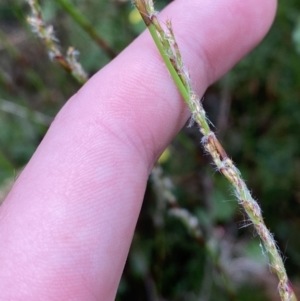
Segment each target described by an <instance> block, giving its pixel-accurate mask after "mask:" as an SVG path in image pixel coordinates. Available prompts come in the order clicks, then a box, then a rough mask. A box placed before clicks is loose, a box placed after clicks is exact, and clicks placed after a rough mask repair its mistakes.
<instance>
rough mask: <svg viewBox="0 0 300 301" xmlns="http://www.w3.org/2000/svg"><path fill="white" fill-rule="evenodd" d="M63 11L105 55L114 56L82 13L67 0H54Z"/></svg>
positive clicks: (113, 52)
mask: <svg viewBox="0 0 300 301" xmlns="http://www.w3.org/2000/svg"><path fill="white" fill-rule="evenodd" d="M56 2H58V3H59V4H60V5H61V6H62V7H63V8H64V9H65V11H66V12H67V13H68V14H69V15H70V16H71V17H72V18H73V20H74V21H75V22H76V23H77V24H78V25H79V26H80V27H81V28H82V29H83V30H84V31H85V32H86V33H88V35H89V36H90V37H91V38H92V39H93V40H94V41H95V42H96V44H97V45H98V46H99V47H100V48H101V49H103V51H104V52H105V53H106V54H107V56H108V57H109V58H111V59H113V58H115V57H116V55H117V54H116V52H115V51H114V50H113V49H112V48H111V47H110V46H109V45H108V44H107V43H106V42H105V41H104V39H103V38H102V37H100V35H99V34H98V33H97V32H96V30H95V29H94V28H93V26H92V25H91V24H90V23H89V21H88V20H87V19H86V18H85V16H84V15H82V14H81V13H80V11H78V10H77V9H76V8H75V6H74V5H73V4H72V3H71V2H70V1H69V0H56Z"/></svg>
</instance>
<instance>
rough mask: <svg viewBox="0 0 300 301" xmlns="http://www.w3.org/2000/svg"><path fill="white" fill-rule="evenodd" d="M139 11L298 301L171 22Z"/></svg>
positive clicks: (290, 300)
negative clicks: (199, 93)
mask: <svg viewBox="0 0 300 301" xmlns="http://www.w3.org/2000/svg"><path fill="white" fill-rule="evenodd" d="M134 3H135V5H136V7H137V9H138V10H139V11H140V14H141V16H142V18H143V20H144V22H145V24H146V26H147V27H148V29H149V31H150V33H151V35H152V37H153V40H154V42H155V44H156V46H157V48H158V49H159V51H160V53H161V54H162V58H163V60H164V62H165V64H166V66H167V68H168V70H169V72H170V73H171V76H172V78H173V79H174V82H175V84H176V86H177V87H178V89H179V91H180V93H181V94H182V96H183V98H184V100H185V102H186V104H187V105H188V107H189V109H190V111H191V113H192V118H193V119H194V120H195V121H196V123H197V124H198V125H199V128H200V132H201V133H202V135H203V138H202V144H203V147H204V149H205V150H206V151H207V152H208V153H209V154H210V155H211V157H212V159H213V161H214V163H215V165H216V167H217V169H218V171H220V172H221V173H222V174H223V175H224V176H225V177H226V179H227V180H228V181H229V182H230V183H231V185H232V187H233V189H234V191H235V195H236V197H237V199H238V202H239V203H240V204H241V205H242V206H243V208H244V210H245V212H246V213H247V215H248V217H249V219H250V220H251V221H252V223H253V225H254V227H255V229H256V231H257V233H258V234H259V236H260V238H261V240H262V243H263V245H264V248H265V250H266V252H267V254H268V256H269V260H270V267H271V269H272V270H273V271H274V272H275V273H276V274H277V277H278V279H279V285H278V289H279V294H280V297H281V300H282V301H296V300H297V298H296V296H295V293H294V291H293V288H292V286H291V284H290V282H289V280H288V277H287V274H286V271H285V267H284V264H283V260H282V258H281V255H280V253H279V250H278V248H277V246H276V243H275V240H274V238H273V236H272V234H271V233H270V232H269V230H268V229H267V227H266V225H265V223H264V221H263V217H262V214H261V209H260V207H259V205H258V203H257V202H256V201H255V200H254V199H253V197H252V196H251V193H250V191H249V189H248V187H247V186H246V184H245V182H244V180H243V179H242V177H241V174H240V171H239V170H238V169H237V168H236V167H235V165H234V164H233V162H232V160H231V159H230V158H229V157H228V156H227V154H226V152H225V150H224V149H223V147H222V145H221V144H220V142H219V141H218V139H217V138H216V136H215V134H214V132H213V131H212V130H211V129H210V127H209V121H208V118H207V117H206V112H205V110H204V109H203V107H202V104H201V100H200V97H199V96H197V95H196V94H195V93H194V92H193V89H192V85H191V81H190V78H189V73H188V72H187V70H186V69H185V67H184V66H183V64H182V58H181V54H180V51H179V47H178V45H177V42H176V39H175V36H174V33H173V29H172V26H171V22H170V21H167V22H166V24H167V26H166V27H167V28H166V31H165V30H163V29H162V27H161V25H160V24H159V21H158V19H157V13H156V12H155V10H154V6H153V2H152V0H134Z"/></svg>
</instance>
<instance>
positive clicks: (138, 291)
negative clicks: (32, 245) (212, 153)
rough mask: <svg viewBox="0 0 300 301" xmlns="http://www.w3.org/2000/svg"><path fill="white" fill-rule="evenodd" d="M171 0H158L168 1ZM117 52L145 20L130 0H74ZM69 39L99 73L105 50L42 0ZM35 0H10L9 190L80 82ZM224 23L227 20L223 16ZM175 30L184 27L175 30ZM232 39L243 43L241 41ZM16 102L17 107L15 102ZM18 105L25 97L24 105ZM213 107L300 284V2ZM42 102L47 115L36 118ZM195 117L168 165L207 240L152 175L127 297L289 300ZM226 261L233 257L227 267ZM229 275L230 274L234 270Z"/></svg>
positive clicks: (5, 30)
mask: <svg viewBox="0 0 300 301" xmlns="http://www.w3.org/2000/svg"><path fill="white" fill-rule="evenodd" d="M167 2H169V1H163V0H159V1H157V3H156V5H157V8H159V9H160V8H162V7H163V6H165V5H166V4H167ZM72 3H73V4H74V5H76V7H77V8H78V9H79V10H80V11H81V13H82V14H83V15H85V16H87V17H88V19H89V21H90V22H91V23H92V24H93V26H94V28H95V29H96V30H97V31H98V33H99V34H100V35H101V36H102V37H103V38H104V39H105V40H106V41H107V43H109V44H110V45H111V46H112V47H113V49H114V50H115V51H116V52H120V51H122V49H124V48H125V47H126V45H128V44H129V43H130V42H131V41H132V40H133V39H134V38H135V37H136V36H137V35H138V34H139V33H140V32H141V31H142V30H143V28H144V26H143V24H142V23H133V22H132V21H130V20H131V19H129V16H130V13H131V12H132V9H133V7H132V5H131V3H130V2H129V1H117V0H115V1H109V0H107V1H104V0H102V1H101V0H100V1H99V0H97V1H96V0H84V1H83V0H81V1H79V0H77V1H75V0H73V1H72ZM41 4H42V11H43V14H44V18H45V19H46V20H47V22H49V23H51V24H53V25H54V27H55V32H56V35H57V36H58V38H59V40H60V42H61V48H62V49H64V50H65V49H67V47H68V46H69V45H72V46H75V47H76V48H77V49H78V50H79V51H80V53H81V55H80V58H79V60H80V62H81V63H82V65H83V66H84V68H85V69H86V70H87V71H88V74H89V75H92V74H93V73H95V72H96V71H97V70H99V69H100V68H101V67H103V66H104V65H105V64H107V63H108V62H109V59H108V57H107V56H106V55H105V53H104V52H103V51H102V50H101V49H99V47H98V46H97V45H96V44H95V43H94V42H93V41H92V40H91V39H90V38H89V37H88V35H87V34H86V33H85V32H84V31H83V30H82V29H81V28H80V27H79V26H78V25H77V24H76V23H75V22H74V21H73V20H72V19H71V18H70V17H69V16H68V15H67V13H66V12H65V11H64V10H63V8H62V7H61V6H60V5H59V4H57V3H56V1H43V2H42V3H41ZM28 15H30V11H29V8H28V5H27V3H26V2H25V1H21V0H4V1H3V0H1V2H0V186H1V187H2V188H1V190H0V197H1V195H2V198H3V195H4V194H5V191H6V190H7V189H8V187H9V186H10V183H11V182H13V180H14V178H15V175H16V173H17V172H18V171H19V170H20V169H22V167H23V166H24V165H25V164H26V163H27V162H28V160H29V159H30V157H31V155H32V154H33V152H34V150H35V149H36V147H37V145H38V144H39V143H40V141H41V140H42V138H43V136H44V135H45V133H46V131H47V128H48V125H47V124H49V121H50V120H51V118H53V117H54V116H55V114H56V113H57V112H58V111H59V109H60V108H61V107H62V105H63V104H64V103H65V101H66V100H67V99H68V98H69V97H70V96H71V95H72V94H73V93H75V92H76V91H77V90H78V89H79V87H80V85H79V84H78V83H77V82H76V81H75V80H74V79H73V78H72V77H71V75H70V74H68V73H66V72H65V71H64V70H63V69H62V68H61V67H60V66H59V65H58V64H57V63H56V62H53V61H52V62H51V61H50V60H49V58H48V56H47V51H46V49H45V48H44V46H43V45H42V43H41V41H40V40H39V39H38V38H36V37H35V35H34V34H32V33H31V30H30V27H29V26H28V25H27V23H26V16H28ZM215 22H217V20H215ZM175 34H176V33H175ZM232 47H239V45H233V46H232ZM11 104H12V106H11ZM14 105H18V106H14ZM204 106H205V108H206V110H207V111H208V115H209V116H210V119H211V120H212V122H213V123H214V124H215V125H216V132H217V135H218V137H220V140H221V141H222V143H223V144H224V146H225V148H226V150H227V152H228V153H229V154H230V156H231V157H232V159H233V160H234V162H236V164H237V166H238V167H239V169H240V170H241V171H242V174H243V176H244V178H245V179H246V182H247V184H248V185H249V187H250V188H251V191H252V192H253V195H254V197H255V198H257V199H258V200H259V203H260V204H261V207H262V210H263V212H264V217H265V220H266V224H267V226H268V228H269V229H271V231H272V232H273V233H274V235H275V238H276V241H277V242H278V246H279V248H280V249H281V251H282V253H283V255H284V257H285V258H286V260H285V264H286V268H287V272H288V274H289V276H290V278H291V280H292V282H293V284H294V287H295V290H296V291H299V288H300V273H299V271H300V239H299V233H300V2H299V1H296V0H286V1H281V2H280V3H279V8H278V13H277V17H276V20H275V23H274V25H273V27H272V29H271V31H270V32H269V34H268V36H267V37H266V39H265V40H264V41H263V42H262V43H261V44H260V45H259V46H258V47H257V49H256V50H254V51H253V52H252V53H251V54H250V55H249V56H248V57H247V58H246V59H244V60H243V61H242V62H241V63H239V65H238V66H236V67H235V68H234V70H233V71H231V72H230V73H229V74H228V75H226V77H224V78H223V79H222V80H220V81H219V82H218V83H217V84H215V85H214V86H212V87H210V88H209V89H208V91H207V94H206V96H205V99H204ZM35 112H39V113H42V114H44V115H42V116H41V118H39V119H37V118H36V115H35ZM200 139H201V137H200V134H199V133H198V130H197V128H196V127H191V128H187V127H186V128H184V129H183V130H182V132H181V133H180V134H179V135H178V136H177V138H176V139H175V140H174V141H173V143H172V145H171V146H170V147H169V148H168V151H169V155H166V156H164V160H162V161H163V162H162V167H163V170H164V175H165V176H167V177H169V178H170V179H171V180H172V181H173V183H174V189H173V193H174V194H175V196H176V198H177V200H178V202H179V204H180V205H181V206H182V207H185V208H187V209H188V210H189V211H190V212H192V213H193V214H194V215H195V216H197V217H198V218H199V221H200V225H201V228H202V229H203V232H204V237H205V240H206V244H204V245H206V246H207V245H209V246H210V249H209V250H213V254H212V253H211V252H210V251H208V248H207V247H204V245H203V244H201V243H199V242H197V240H195V239H194V238H193V237H192V235H191V233H189V231H187V230H186V228H185V227H184V225H183V224H182V223H181V222H180V221H179V220H178V219H175V218H174V217H172V216H170V214H169V213H168V212H169V211H168V210H169V209H168V208H164V207H163V206H160V203H159V202H160V200H159V198H157V196H156V194H155V192H154V190H153V184H151V182H150V183H149V185H148V189H147V192H146V196H145V202H144V205H143V208H142V212H141V215H140V219H139V222H138V225H137V230H136V234H135V237H134V240H133V244H132V247H131V251H130V254H129V257H128V261H127V264H126V267H125V270H124V275H123V277H122V280H121V283H120V287H119V292H118V295H117V300H131V301H134V300H149V301H155V300H157V301H158V300H178V301H179V300H187V301H193V300H244V301H246V300H278V296H277V292H276V290H277V280H276V279H275V278H274V277H273V276H272V275H271V274H270V273H269V267H268V262H267V259H266V258H265V257H264V255H263V250H261V248H260V242H259V239H258V238H257V237H256V236H255V233H254V230H253V229H252V227H251V226H250V227H246V226H247V220H246V219H245V216H244V214H243V212H242V210H241V209H240V208H239V206H238V205H237V204H236V201H235V198H234V196H233V194H232V191H231V190H230V188H229V186H228V184H227V182H226V181H225V180H224V179H222V177H221V176H220V175H219V174H217V173H216V172H215V171H214V170H213V167H212V166H211V161H210V159H209V158H208V156H206V155H203V151H202V149H201V146H200V143H199V141H200ZM220 266H221V267H222V268H220ZM224 273H225V274H226V275H227V280H226V281H224V279H225V278H224V275H223V274H224Z"/></svg>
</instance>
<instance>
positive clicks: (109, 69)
mask: <svg viewBox="0 0 300 301" xmlns="http://www.w3.org/2000/svg"><path fill="white" fill-rule="evenodd" d="M275 9H276V3H275V0H265V1H261V0H243V1H241V0H218V1H209V0H201V1H199V0H189V1H187V0H177V1H174V2H173V3H172V4H171V5H170V6H169V7H168V8H167V9H166V10H165V11H164V12H163V13H162V14H161V20H164V19H166V18H167V17H169V18H171V19H172V22H173V26H174V31H175V35H176V37H177V40H178V44H179V47H180V48H181V51H182V55H183V60H184V62H185V64H186V66H187V67H188V68H189V70H190V73H191V78H192V82H193V83H195V89H196V91H197V93H199V95H202V94H203V93H204V91H205V89H206V88H207V87H208V85H210V84H211V83H212V82H214V81H215V80H217V79H218V78H219V77H221V76H222V75H223V74H224V73H225V72H227V71H228V70H229V69H230V68H231V67H232V66H233V65H234V64H235V63H236V62H237V61H238V60H240V59H241V58H242V57H243V56H244V55H245V54H246V53H248V52H249V51H250V50H251V49H252V48H253V47H254V46H255V45H256V44H257V43H258V42H259V41H260V40H261V39H262V37H263V36H264V35H265V33H266V32H267V30H268V29H269V27H270V25H271V22H272V20H273V17H274V13H275ZM188 116H189V113H188V110H187V108H186V106H185V104H184V102H183V101H182V99H181V97H180V95H179V93H178V91H177V89H176V87H175V85H174V83H173V82H172V79H171V77H170V76H169V74H168V71H167V69H166V67H165V66H164V64H163V62H162V59H161V57H160V55H159V53H158V51H157V49H156V47H155V45H154V42H153V41H152V39H151V37H150V35H149V33H148V32H145V33H144V34H142V35H141V36H140V37H139V38H138V39H137V40H136V41H134V42H133V43H132V44H131V45H130V46H129V47H128V48H127V49H126V50H125V51H123V52H122V53H121V54H120V55H119V56H118V57H117V58H116V59H115V60H114V61H112V62H111V63H110V64H109V65H108V66H106V67H105V68H103V69H102V70H101V71H100V72H99V73H97V74H96V75H95V76H94V77H93V78H92V79H91V80H89V82H88V83H87V84H86V85H85V86H84V87H83V88H82V89H81V90H80V91H79V92H78V93H77V94H76V95H74V96H73V97H72V98H71V99H70V100H69V101H68V102H67V104H66V105H65V106H64V107H63V109H62V110H61V111H60V113H59V114H58V116H57V117H56V118H55V121H54V122H53V124H52V125H51V127H50V129H49V131H48V133H47V135H46V137H45V138H44V140H43V141H42V143H41V145H40V146H39V147H38V149H37V151H36V152H35V154H34V155H33V157H32V159H31V160H30V162H29V163H28V165H27V166H26V168H25V170H24V171H23V172H22V174H21V175H20V177H19V178H18V180H17V182H16V183H15V185H14V188H13V189H12V191H11V193H10V194H9V196H8V197H7V199H6V201H5V202H4V204H3V205H2V207H1V211H0V241H1V248H0V299H1V300H2V301H6V300H7V301H8V300H14V301H17V300H20V301H21V300H22V301H27V300H30V301H34V300H43V301H47V300H49V301H50V300H51V301H53V300H59V301H63V300H76V301H80V300H82V301H87V300H103V301H104V300H105V301H110V300H114V297H115V294H116V290H117V287H118V283H119V280H120V277H121V273H122V270H123V267H124V264H125V260H126V257H127V253H128V249H129V246H130V242H131V239H132V235H133V232H134V228H135V224H136V221H137V218H138V214H139V211H140V208H141V203H142V200H143V195H144V191H145V187H146V182H147V178H148V175H149V173H150V171H151V168H152V166H153V164H154V162H155V161H156V159H157V158H158V156H159V155H160V154H161V152H162V151H163V150H164V148H165V147H166V146H167V145H168V143H169V142H170V141H171V140H172V138H173V137H174V135H175V134H176V133H177V132H178V131H179V130H180V128H181V127H182V126H183V124H184V123H185V122H186V120H187V118H188Z"/></svg>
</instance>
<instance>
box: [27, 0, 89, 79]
mask: <svg viewBox="0 0 300 301" xmlns="http://www.w3.org/2000/svg"><path fill="white" fill-rule="evenodd" d="M27 2H28V4H29V6H30V8H31V12H32V16H31V17H28V18H27V21H28V23H29V24H31V26H32V28H33V31H34V32H35V33H36V34H37V35H38V37H39V38H41V40H42V41H43V42H44V44H45V46H46V48H47V50H48V54H49V57H50V58H51V59H52V58H54V59H55V60H56V61H57V62H58V63H59V64H60V65H61V66H62V67H63V68H64V69H65V70H66V71H67V72H69V73H71V74H72V75H73V76H74V77H75V79H76V80H77V81H78V82H79V83H80V84H84V83H85V82H86V81H87V78H88V77H87V75H86V73H85V71H84V70H83V68H82V66H81V64H80V63H78V61H77V59H76V56H77V54H78V51H76V50H75V49H74V48H73V47H69V49H68V51H67V56H66V57H65V56H64V55H63V54H62V53H61V51H60V50H59V46H58V39H57V38H56V37H55V35H54V33H53V27H52V26H51V25H49V26H46V24H45V22H44V20H43V18H42V12H41V8H40V5H39V3H38V0H27Z"/></svg>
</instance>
